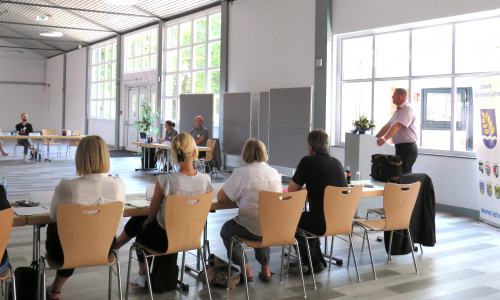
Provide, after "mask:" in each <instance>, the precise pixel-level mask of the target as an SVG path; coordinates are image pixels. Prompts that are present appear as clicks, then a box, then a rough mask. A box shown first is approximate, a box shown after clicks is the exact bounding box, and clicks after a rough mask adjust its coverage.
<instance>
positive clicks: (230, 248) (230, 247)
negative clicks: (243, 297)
mask: <svg viewBox="0 0 500 300" xmlns="http://www.w3.org/2000/svg"><path fill="white" fill-rule="evenodd" d="M233 244H234V240H233V238H231V244H230V246H229V262H228V264H227V283H226V289H227V290H229V278H230V277H231V262H232V261H233Z"/></svg>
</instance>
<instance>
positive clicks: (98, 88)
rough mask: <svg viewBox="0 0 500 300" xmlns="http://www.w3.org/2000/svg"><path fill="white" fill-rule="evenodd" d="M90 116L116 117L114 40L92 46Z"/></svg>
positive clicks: (99, 117) (101, 117)
mask: <svg viewBox="0 0 500 300" xmlns="http://www.w3.org/2000/svg"><path fill="white" fill-rule="evenodd" d="M90 51H91V55H92V57H91V66H90V68H91V79H90V81H91V85H90V107H89V114H88V115H89V116H90V118H96V119H111V120H114V119H115V117H116V51H117V44H116V40H113V41H110V42H105V43H103V44H100V45H96V46H92V47H91V48H90Z"/></svg>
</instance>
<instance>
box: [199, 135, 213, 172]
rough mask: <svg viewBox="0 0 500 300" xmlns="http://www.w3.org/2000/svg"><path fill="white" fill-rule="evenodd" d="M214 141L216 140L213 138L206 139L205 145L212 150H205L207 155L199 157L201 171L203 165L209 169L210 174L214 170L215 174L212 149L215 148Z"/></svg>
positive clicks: (203, 169) (203, 168) (203, 167)
mask: <svg viewBox="0 0 500 300" xmlns="http://www.w3.org/2000/svg"><path fill="white" fill-rule="evenodd" d="M216 142H217V141H216V140H214V139H208V140H207V147H210V148H211V149H212V150H211V151H207V155H206V156H205V157H203V158H200V163H201V171H202V173H204V172H205V167H206V166H208V169H209V170H210V174H212V172H215V175H217V168H216V166H215V162H214V149H215V143H216Z"/></svg>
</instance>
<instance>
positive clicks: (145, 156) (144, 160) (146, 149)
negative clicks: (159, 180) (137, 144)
mask: <svg viewBox="0 0 500 300" xmlns="http://www.w3.org/2000/svg"><path fill="white" fill-rule="evenodd" d="M141 148H142V149H143V152H142V165H141V168H140V169H135V170H136V171H148V170H154V168H147V167H146V166H147V164H148V163H149V159H150V154H149V149H150V148H149V147H144V146H141Z"/></svg>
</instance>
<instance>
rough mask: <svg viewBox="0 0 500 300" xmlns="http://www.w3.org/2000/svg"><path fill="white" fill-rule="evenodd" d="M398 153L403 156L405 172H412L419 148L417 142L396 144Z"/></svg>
mask: <svg viewBox="0 0 500 300" xmlns="http://www.w3.org/2000/svg"><path fill="white" fill-rule="evenodd" d="M396 155H399V156H401V161H402V162H403V174H406V173H411V169H412V167H413V164H414V163H415V161H416V160H417V156H418V149H417V145H416V144H415V143H401V144H396Z"/></svg>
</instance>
